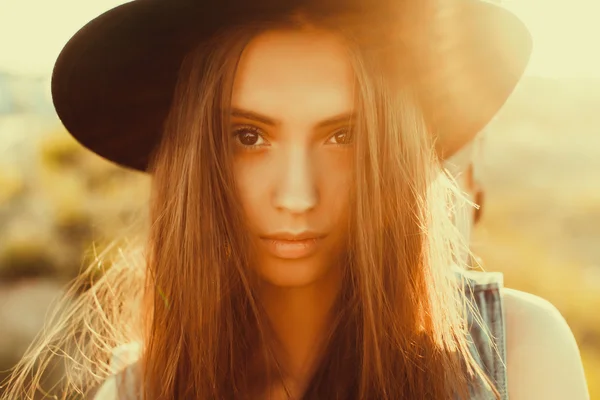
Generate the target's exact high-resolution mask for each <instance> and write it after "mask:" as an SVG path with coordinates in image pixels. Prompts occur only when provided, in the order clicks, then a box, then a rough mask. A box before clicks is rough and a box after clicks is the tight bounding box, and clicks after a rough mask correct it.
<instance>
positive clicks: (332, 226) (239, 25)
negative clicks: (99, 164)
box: [7, 0, 586, 400]
mask: <svg viewBox="0 0 600 400" xmlns="http://www.w3.org/2000/svg"><path fill="white" fill-rule="evenodd" d="M530 47H531V46H530V40H529V36H528V34H527V31H526V29H525V28H524V27H523V26H522V24H521V23H520V22H519V21H518V20H517V19H516V18H515V17H513V16H512V15H511V14H509V13H508V12H506V11H503V10H502V9H500V8H497V7H495V6H492V5H489V4H486V3H483V2H479V1H475V0H446V1H443V2H442V1H439V2H438V1H434V0H427V1H422V0H419V1H415V0H403V1H400V0H398V1H386V0H377V1H367V0H361V1H359V0H327V1H326V0H321V1H311V0H296V1H292V0H287V1H286V0H279V1H275V0H271V1H269V0H257V1H248V0H227V1H219V2H209V1H207V0H197V1H186V0H169V1H167V0H143V1H142V0H137V1H133V2H131V3H128V4H125V5H123V6H120V7H117V8H116V9H114V10H112V11H110V12H108V13H106V14H104V15H102V16H100V17H98V18H97V19H96V20H94V21H92V22H91V23H90V24H88V25H87V26H86V27H85V28H83V29H82V30H81V31H80V32H79V33H78V34H77V35H76V36H75V37H74V38H73V39H72V40H71V41H70V42H69V44H68V45H67V46H66V47H65V49H64V51H63V52H62V54H61V56H60V58H59V60H58V62H57V64H56V67H55V71H54V77H53V85H52V86H53V98H54V102H55V105H56V109H57V112H58V114H59V116H60V117H61V119H62V121H63V123H64V124H65V126H66V128H67V129H68V130H69V131H70V133H71V134H72V135H73V136H74V137H75V138H77V140H79V141H80V142H81V143H82V144H83V145H84V146H86V147H88V148H89V149H91V150H92V151H94V152H95V153H97V154H99V155H101V156H103V157H105V158H107V159H109V160H111V161H114V162H116V163H119V164H121V165H124V166H127V167H130V168H134V169H138V170H142V171H147V172H149V173H150V174H151V175H152V183H153V186H152V187H153V191H152V198H151V207H150V217H149V219H150V224H149V232H148V237H147V242H146V245H145V246H144V260H143V262H135V260H134V259H127V260H126V262H123V263H115V264H113V265H112V266H111V268H110V269H108V270H107V271H106V272H105V275H104V277H103V278H102V279H101V280H100V281H99V282H98V283H97V284H96V285H95V286H94V287H92V288H91V289H90V290H89V291H88V292H87V293H85V294H84V295H83V296H82V297H80V298H79V300H78V301H77V302H76V303H75V305H72V306H70V307H68V308H67V310H66V312H62V313H60V316H61V317H60V318H59V322H58V323H57V325H56V327H57V328H56V329H55V330H54V331H51V332H49V333H47V334H46V336H45V337H43V338H41V341H40V343H38V344H37V347H35V348H34V349H33V350H32V351H31V353H30V354H29V356H28V357H26V358H25V359H24V361H23V363H22V365H20V367H19V368H18V369H17V370H16V372H15V374H14V375H13V380H12V381H11V386H10V388H9V390H8V392H7V393H8V399H11V400H13V399H21V398H27V396H29V395H33V393H34V391H35V390H36V384H37V383H38V381H39V376H38V375H35V376H34V379H33V381H32V382H30V383H29V382H28V381H27V377H28V375H29V374H30V373H31V371H32V370H33V369H34V367H33V366H34V364H36V363H41V365H42V366H43V365H45V364H44V363H45V362H46V361H47V360H48V359H49V356H50V355H51V354H52V353H56V351H55V350H56V349H57V348H60V349H64V351H65V352H66V356H65V358H66V359H67V360H68V361H69V363H68V368H67V372H68V374H67V377H66V380H65V382H66V385H65V387H64V389H65V390H63V393H65V395H64V396H65V397H64V398H67V396H69V395H76V394H77V393H87V394H89V393H90V392H89V391H88V389H90V388H92V387H98V386H100V390H98V391H97V392H96V394H95V397H96V398H97V399H117V398H119V399H141V398H144V399H164V400H174V399H274V400H275V399H301V398H302V399H390V400H391V399H455V398H461V399H507V398H508V395H509V394H510V396H511V399H516V400H519V399H526V400H532V399H544V400H547V399H559V398H560V399H565V398H569V399H585V398H586V388H585V380H584V378H583V375H582V368H581V363H580V360H579V355H578V351H577V347H576V345H575V342H574V340H573V337H572V334H571V332H570V330H569V328H568V327H567V325H566V324H565V322H564V321H563V319H562V318H561V317H560V315H559V313H558V312H557V311H556V310H555V309H554V308H553V307H552V306H550V305H549V304H547V303H546V302H545V301H543V300H541V299H538V298H536V297H533V296H531V295H528V294H524V293H520V292H516V291H507V290H504V289H502V288H501V283H502V282H501V276H499V275H497V274H483V273H473V272H466V271H465V270H464V269H463V268H462V265H461V259H460V257H456V256H455V255H456V254H458V251H459V250H460V249H461V246H463V245H464V244H463V243H461V241H460V237H458V235H457V234H456V229H455V228H454V225H453V215H452V209H451V207H450V206H449V205H450V204H451V197H452V196H455V195H457V194H458V192H457V191H456V190H454V189H453V188H454V186H453V183H452V182H451V180H450V179H448V177H447V175H446V174H445V173H444V172H443V170H442V169H441V168H440V160H442V159H443V158H444V157H446V156H448V155H449V154H452V153H453V152H454V151H455V150H456V149H457V148H458V147H460V146H461V145H462V144H463V143H464V142H465V141H467V140H469V139H470V138H471V137H473V136H474V135H475V133H476V132H477V131H479V130H480V129H481V128H482V127H483V126H484V125H485V124H486V123H487V122H488V121H489V120H490V119H491V117H492V116H493V114H494V113H495V112H496V111H497V110H498V109H499V107H500V106H501V105H502V104H503V103H504V101H505V100H506V98H507V97H508V95H509V94H510V93H511V91H512V90H513V88H514V86H515V84H516V83H517V80H518V78H519V77H520V75H521V73H522V72H523V70H524V68H525V65H526V62H527V59H528V56H529V52H530ZM82 279H85V278H82ZM65 332H66V333H65ZM69 332H71V334H69ZM127 343H134V344H135V345H137V346H138V347H139V353H138V354H137V355H134V357H133V359H132V360H129V362H125V363H124V364H123V365H122V367H124V368H114V369H116V371H111V369H110V366H109V365H108V361H109V359H110V358H111V355H114V354H115V352H114V349H115V348H116V347H117V346H120V345H123V344H127ZM73 349H75V350H73ZM113 367H115V365H113Z"/></svg>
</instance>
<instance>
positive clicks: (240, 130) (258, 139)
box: [233, 126, 267, 147]
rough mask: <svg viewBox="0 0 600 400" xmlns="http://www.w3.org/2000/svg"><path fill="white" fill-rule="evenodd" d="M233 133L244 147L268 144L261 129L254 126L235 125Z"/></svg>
mask: <svg viewBox="0 0 600 400" xmlns="http://www.w3.org/2000/svg"><path fill="white" fill-rule="evenodd" d="M233 135H234V137H235V139H236V140H237V142H238V144H239V145H240V146H242V147H260V146H264V145H266V144H267V141H266V140H265V139H264V137H263V135H262V132H261V131H260V129H258V128H256V127H254V126H238V127H235V128H234V130H233Z"/></svg>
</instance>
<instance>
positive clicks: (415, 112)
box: [8, 17, 497, 400]
mask: <svg viewBox="0 0 600 400" xmlns="http://www.w3.org/2000/svg"><path fill="white" fill-rule="evenodd" d="M336 23H337V22H336ZM328 27H329V28H331V25H328ZM270 28H278V29H284V28H285V29H289V28H306V29H313V27H309V26H308V25H307V24H306V22H305V19H304V18H297V17H294V18H292V19H291V20H290V22H289V24H281V23H278V24H277V25H268V24H262V25H261V24H257V25H252V26H247V27H239V28H236V29H229V30H228V31H227V32H224V33H223V34H221V35H219V36H218V37H217V38H215V40H213V41H211V42H210V43H203V44H202V45H201V46H200V47H198V48H197V49H195V50H194V51H192V52H191V53H190V54H189V55H188V57H187V58H186V59H185V60H184V62H183V64H182V68H181V72H180V76H179V81H178V84H177V88H176V91H175V95H174V99H173V106H172V109H171V112H170V114H169V117H168V119H167V121H166V124H165V128H164V135H163V140H162V143H161V144H160V146H159V148H158V149H157V151H156V153H155V155H154V157H153V159H152V163H151V165H152V167H151V172H152V180H153V181H152V196H151V202H150V215H149V222H150V224H149V227H148V240H147V245H146V246H145V249H146V250H145V255H144V256H145V259H144V262H131V261H129V260H126V261H125V262H123V263H116V264H114V265H113V266H112V267H111V268H110V269H109V270H108V271H106V273H105V275H104V276H103V278H102V279H101V280H100V281H99V282H97V283H96V284H95V285H94V286H93V287H92V288H91V289H90V290H89V292H87V293H86V294H84V295H83V296H81V298H80V299H79V300H77V302H76V303H75V305H70V306H69V307H68V308H67V311H68V313H67V314H60V315H61V317H60V318H59V322H58V323H57V324H56V325H55V327H56V328H55V330H54V331H53V332H50V333H49V334H47V335H46V336H44V337H42V338H41V339H40V341H39V342H38V343H37V345H36V346H35V347H34V348H32V351H31V352H30V353H29V355H28V356H27V357H26V358H25V359H24V361H23V362H22V363H21V365H20V366H19V368H18V369H17V373H15V375H14V379H13V380H12V382H11V383H12V384H11V390H9V391H8V396H9V397H8V398H9V399H16V398H21V397H23V393H24V390H23V389H19V388H18V387H17V385H23V384H24V383H25V377H26V375H27V373H28V371H30V370H33V369H34V364H35V363H36V361H37V360H40V359H44V357H43V355H44V351H46V352H47V353H46V357H47V356H49V355H51V351H48V350H47V349H49V348H51V347H58V346H60V347H61V348H65V345H66V344H69V343H72V342H69V340H71V339H74V338H75V337H77V340H76V343H77V346H75V347H78V348H77V349H76V350H74V351H73V352H74V353H77V354H78V355H76V356H71V357H70V360H71V363H72V367H71V368H70V370H69V371H70V374H71V375H69V376H68V379H67V381H66V383H67V386H66V389H67V390H66V391H65V393H74V392H76V391H78V390H81V389H82V388H85V387H86V385H87V386H90V385H91V386H93V385H94V384H97V383H98V382H100V381H101V380H102V379H103V378H104V377H106V376H107V375H109V374H110V370H109V369H108V364H107V360H108V358H109V355H110V351H111V349H112V348H113V347H114V346H116V345H119V344H123V343H127V342H130V341H140V342H141V343H142V355H141V358H140V367H141V370H140V371H141V372H140V376H139V377H140V386H142V388H143V395H144V398H147V399H161V400H175V399H182V398H198V399H209V398H217V399H241V398H249V397H251V396H254V397H260V395H261V394H263V393H264V392H265V390H267V386H268V385H269V384H270V383H271V380H272V379H274V378H273V375H272V374H270V373H269V372H270V371H271V367H272V364H273V363H274V362H275V361H274V360H273V358H272V357H271V352H270V350H269V349H270V333H269V329H268V322H267V321H266V319H265V315H264V313H263V312H262V310H261V305H260V300H259V298H258V297H257V295H256V291H255V277H254V276H252V274H251V272H250V270H249V268H248V265H249V263H250V257H249V251H250V250H249V246H248V241H247V238H246V231H245V229H244V223H243V221H244V216H243V215H242V214H241V210H242V207H240V203H239V199H238V197H237V194H236V191H235V182H234V176H233V174H232V172H231V169H230V165H231V162H230V158H229V157H230V142H229V141H230V140H231V139H230V138H231V135H230V134H228V130H229V128H228V127H229V121H228V112H227V110H228V108H229V107H230V100H231V93H232V88H233V81H234V77H235V73H236V69H237V63H238V61H239V59H240V57H241V54H242V52H243V51H244V48H245V46H246V44H247V43H248V42H249V41H250V40H251V39H252V38H253V37H255V35H257V34H258V33H259V32H261V31H263V30H265V29H270ZM359 29H360V28H359ZM340 30H341V31H343V32H344V34H345V35H349V33H348V32H351V31H352V29H346V28H343V29H342V28H340ZM356 32H358V31H356ZM352 39H353V40H348V44H349V45H348V54H349V56H350V58H351V59H352V62H353V65H354V69H355V72H356V82H357V97H358V107H357V110H356V111H357V121H358V122H357V134H356V140H357V142H356V147H355V148H356V154H355V160H356V162H355V178H356V179H355V180H354V182H355V184H354V188H353V191H352V205H353V207H354V209H353V218H352V222H351V227H350V232H351V238H350V243H349V251H348V253H347V255H346V257H345V259H344V260H341V261H342V262H343V265H344V272H345V274H344V285H343V290H342V293H341V294H340V301H338V302H337V303H336V308H335V309H334V310H333V315H334V316H335V318H334V321H333V322H334V329H333V331H332V333H331V335H330V337H329V341H328V343H327V345H326V347H325V349H324V352H323V354H322V355H321V363H320V366H319V367H318V369H317V370H316V372H315V374H314V376H313V377H312V380H311V382H310V383H309V385H308V388H307V390H306V393H305V394H304V398H306V399H315V398H318V399H398V398H409V399H452V398H455V396H457V395H459V396H462V398H465V399H466V398H468V395H469V392H468V383H469V381H471V380H478V381H484V382H487V383H488V384H489V379H487V378H486V377H485V375H484V374H483V372H482V371H481V369H480V368H479V367H478V366H477V364H476V363H475V361H474V360H473V358H472V357H471V355H470V352H469V347H468V343H467V327H466V317H465V312H466V306H465V304H464V303H465V301H464V294H463V293H462V291H461V284H460V281H459V280H458V279H457V278H456V274H455V269H454V268H453V267H454V266H456V265H457V263H459V262H460V260H459V259H457V257H455V254H456V250H457V248H458V247H460V246H462V245H464V244H463V243H460V239H459V238H458V236H457V232H456V229H455V227H454V226H453V225H452V215H451V212H450V211H451V209H450V207H449V204H450V202H449V199H450V197H451V196H452V195H453V194H454V193H455V191H454V190H453V185H452V183H451V182H450V181H449V180H448V179H446V177H445V175H444V174H441V173H440V171H441V169H440V165H439V161H438V160H437V158H436V155H435V152H434V150H433V148H434V146H433V141H432V138H431V136H430V135H429V133H428V132H427V127H426V124H425V121H424V120H423V117H422V115H421V114H420V113H419V107H418V105H417V101H416V100H415V98H414V96H413V93H412V88H411V86H410V84H409V83H408V82H402V80H401V79H397V76H396V75H392V74H390V71H393V70H394V68H395V67H398V63H399V61H400V57H398V55H390V54H389V51H386V49H385V48H382V47H381V46H380V47H375V46H367V45H365V43H368V42H369V41H365V40H364V38H352ZM359 39H360V40H359ZM403 56H404V57H406V55H403ZM124 276H128V277H129V278H127V279H124V278H123V277H124ZM80 279H84V278H80ZM114 293H116V296H115V294H114ZM110 296H113V297H112V299H110V298H109V297H110ZM79 313H81V314H85V315H80V314H79ZM57 315H58V314H57ZM75 327H76V328H75ZM76 329H77V335H76V334H75V330H76ZM67 331H69V332H70V336H69V335H65V332H67ZM69 338H70V339H69ZM69 348H71V349H72V348H73V347H72V346H71V347H69ZM44 349H46V350H44ZM78 351H80V352H82V353H83V355H82V354H81V353H78ZM86 351H87V357H86V353H85V352H86ZM73 371H82V372H81V373H76V372H73ZM256 371H261V372H259V373H256ZM37 378H38V379H39V376H38V377H37ZM36 383H37V382H36V381H35V379H34V382H33V383H32V384H31V385H30V386H28V387H29V391H28V392H27V395H29V394H32V393H33V391H34V389H35V388H34V384H36ZM494 391H495V390H494ZM496 395H497V393H496ZM64 398H67V394H65V397H64Z"/></svg>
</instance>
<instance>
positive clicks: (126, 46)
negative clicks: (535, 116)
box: [52, 0, 532, 171]
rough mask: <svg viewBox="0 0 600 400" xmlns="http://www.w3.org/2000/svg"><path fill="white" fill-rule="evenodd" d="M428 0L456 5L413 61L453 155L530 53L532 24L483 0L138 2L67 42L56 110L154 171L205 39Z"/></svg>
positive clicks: (111, 154)
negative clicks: (186, 66) (256, 23)
mask: <svg viewBox="0 0 600 400" xmlns="http://www.w3.org/2000/svg"><path fill="white" fill-rule="evenodd" d="M428 1H429V2H430V3H432V4H434V3H439V4H440V6H439V7H442V6H441V5H443V4H445V5H446V7H447V6H448V5H451V6H452V7H451V9H452V12H448V11H447V10H444V9H442V8H438V9H437V10H436V7H435V6H431V7H430V9H431V10H432V11H431V13H432V15H431V18H427V20H426V21H427V23H426V24H424V25H425V26H422V27H421V28H420V29H417V30H416V31H415V34H414V41H415V43H416V44H417V45H418V46H419V47H420V48H421V49H420V51H419V52H418V53H419V54H420V55H421V56H422V59H421V60H420V61H419V63H417V64H415V65H419V68H418V71H417V75H418V76H417V80H418V82H419V85H418V88H419V99H420V101H421V105H422V108H423V112H424V116H425V119H426V122H427V123H428V124H429V126H430V128H431V131H432V133H433V134H434V135H435V143H436V149H437V151H438V153H439V155H440V157H441V158H447V157H449V156H450V155H452V154H454V153H455V152H456V151H457V150H458V149H460V148H461V147H462V146H463V145H464V144H465V143H467V142H469V141H470V140H471V139H472V138H473V137H474V136H475V135H476V134H477V133H478V132H479V131H480V130H481V129H483V128H484V127H485V126H486V125H487V124H488V123H489V122H490V120H491V119H492V118H493V116H494V115H495V114H496V113H497V112H498V111H499V109H500V108H501V107H502V106H503V105H504V103H505V102H506V100H507V99H508V97H509V96H510V94H511V93H512V92H513V90H514V88H515V86H516V85H517V83H518V81H519V80H520V78H521V76H522V74H523V72H524V70H525V68H526V65H527V63H528V60H529V56H530V53H531V48H532V43H531V37H530V34H529V32H528V30H527V28H526V27H525V25H524V24H523V23H522V22H521V21H520V20H519V19H518V18H517V17H516V16H515V15H513V14H512V13H510V12H509V11H507V10H505V9H503V8H502V7H500V6H497V5H495V4H491V3H487V2H484V1H480V0H445V1H433V0H395V2H391V1H389V0H221V1H215V0H135V1H131V2H129V3H126V4H123V5H121V6H118V7H116V8H113V9H112V10H110V11H108V12H106V13H104V14H102V15H100V16H99V17H97V18H96V19H94V20H92V21H91V22H89V23H88V24H87V25H86V26H84V27H83V28H82V29H81V30H80V31H79V32H77V33H76V34H75V35H74V36H73V37H72V38H71V40H70V41H69V42H68V43H67V45H66V46H65V47H64V49H63V50H62V52H61V53H60V55H59V57H58V60H57V62H56V64H55V67H54V71H53V76H52V98H53V102H54V106H55V108H56V112H57V114H58V116H59V118H60V119H61V121H62V122H63V124H64V126H65V128H66V129H67V130H68V131H69V132H70V133H71V135H73V137H75V139H76V140H77V141H79V142H80V143H81V144H82V145H83V146H85V147H87V148H88V149H90V150H92V151H93V152H95V153H96V154H98V155H100V156H102V157H104V158H106V159H108V160H110V161H113V162H115V163H117V164H120V165H122V166H125V167H129V168H133V169H136V170H140V171H146V170H147V168H148V162H149V158H150V156H151V154H152V153H153V151H154V150H155V149H156V146H157V144H158V143H159V139H160V136H161V133H162V129H163V124H164V121H165V119H166V117H167V115H168V112H169V110H170V106H171V101H172V97H173V93H174V89H175V85H176V82H177V77H178V71H179V68H180V65H181V63H182V60H183V58H184V57H185V55H186V54H187V53H189V52H190V51H191V50H192V49H193V48H194V47H195V46H196V45H197V44H198V43H199V42H201V41H203V40H206V39H208V38H211V37H213V36H214V35H215V34H216V33H218V32H219V31H220V30H221V29H225V28H227V27H228V26H230V25H235V24H237V23H240V22H248V21H253V20H255V19H260V18H261V17H263V16H268V18H270V19H273V18H277V16H278V15H282V16H283V15H286V14H290V13H292V12H293V11H295V10H297V9H302V8H304V7H307V8H310V7H312V8H313V9H314V8H315V7H317V8H318V7H323V6H324V5H325V6H326V7H325V8H326V9H327V12H329V13H331V12H336V11H335V10H336V7H337V8H339V11H340V13H342V12H347V11H348V10H347V9H346V8H351V7H356V5H357V4H358V3H360V2H362V4H363V6H367V7H378V4H379V3H386V4H387V5H388V6H389V5H390V4H392V3H397V4H407V3H410V2H414V3H415V4H416V3H417V2H419V3H422V2H428ZM315 4H318V6H315ZM407 9H409V8H407ZM332 10H333V11H332ZM444 19H449V20H446V21H444ZM404 20H406V21H409V20H410V16H409V17H407V18H405V19H404ZM386 23H389V22H386ZM399 23H400V22H399ZM437 23H440V24H441V23H443V24H444V26H445V27H446V29H445V30H444V31H443V34H440V31H437V32H435V31H434V30H432V29H429V28H428V24H437ZM448 27H450V29H448ZM417 32H419V33H417ZM427 32H429V33H427ZM409 40H411V39H410V37H409Z"/></svg>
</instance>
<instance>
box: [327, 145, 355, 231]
mask: <svg viewBox="0 0 600 400" xmlns="http://www.w3.org/2000/svg"><path fill="white" fill-rule="evenodd" d="M350 153H351V152H350V151H345V152H340V154H336V155H335V156H333V157H328V159H327V161H326V162H324V165H323V167H324V168H321V169H320V174H321V182H322V184H321V201H322V203H323V204H322V206H323V208H324V209H326V210H327V212H328V213H331V214H332V215H333V216H335V217H337V219H342V220H345V219H347V217H348V214H349V212H350V210H349V208H350V196H351V192H352V190H351V189H352V184H353V181H354V180H353V177H354V174H353V169H352V163H351V161H352V158H351V154H350Z"/></svg>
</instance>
